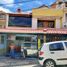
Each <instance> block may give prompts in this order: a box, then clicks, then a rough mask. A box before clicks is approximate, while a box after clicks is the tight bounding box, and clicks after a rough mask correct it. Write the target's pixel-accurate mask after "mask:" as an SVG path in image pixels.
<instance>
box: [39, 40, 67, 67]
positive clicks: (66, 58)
mask: <svg viewBox="0 0 67 67" xmlns="http://www.w3.org/2000/svg"><path fill="white" fill-rule="evenodd" d="M39 63H40V64H41V65H42V66H43V67H56V66H57V65H67V41H55V42H49V43H44V44H43V46H42V48H41V50H40V51H39Z"/></svg>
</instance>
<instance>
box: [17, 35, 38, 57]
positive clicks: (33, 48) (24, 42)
mask: <svg viewBox="0 0 67 67" xmlns="http://www.w3.org/2000/svg"><path fill="white" fill-rule="evenodd" d="M16 41H17V42H18V43H17V42H16V43H17V45H18V46H19V45H20V46H21V52H22V51H23V49H26V50H27V52H26V56H27V57H37V36H36V35H27V36H16Z"/></svg>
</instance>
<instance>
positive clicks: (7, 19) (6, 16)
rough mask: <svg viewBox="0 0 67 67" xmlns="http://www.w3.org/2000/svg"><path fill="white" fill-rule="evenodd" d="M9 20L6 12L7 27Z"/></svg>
mask: <svg viewBox="0 0 67 67" xmlns="http://www.w3.org/2000/svg"><path fill="white" fill-rule="evenodd" d="M8 22H9V15H8V14H6V28H7V27H8Z"/></svg>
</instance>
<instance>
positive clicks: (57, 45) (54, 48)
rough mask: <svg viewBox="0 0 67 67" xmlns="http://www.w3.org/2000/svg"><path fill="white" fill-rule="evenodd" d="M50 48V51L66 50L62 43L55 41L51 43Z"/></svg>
mask: <svg viewBox="0 0 67 67" xmlns="http://www.w3.org/2000/svg"><path fill="white" fill-rule="evenodd" d="M49 50H50V51H59V50H64V47H63V44H62V43H53V44H50V46H49Z"/></svg>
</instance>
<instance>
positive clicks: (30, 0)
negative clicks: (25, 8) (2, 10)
mask: <svg viewBox="0 0 67 67" xmlns="http://www.w3.org/2000/svg"><path fill="white" fill-rule="evenodd" d="M32 1H39V0H29V1H20V2H16V3H6V4H0V6H3V5H11V4H20V3H27V2H32Z"/></svg>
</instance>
